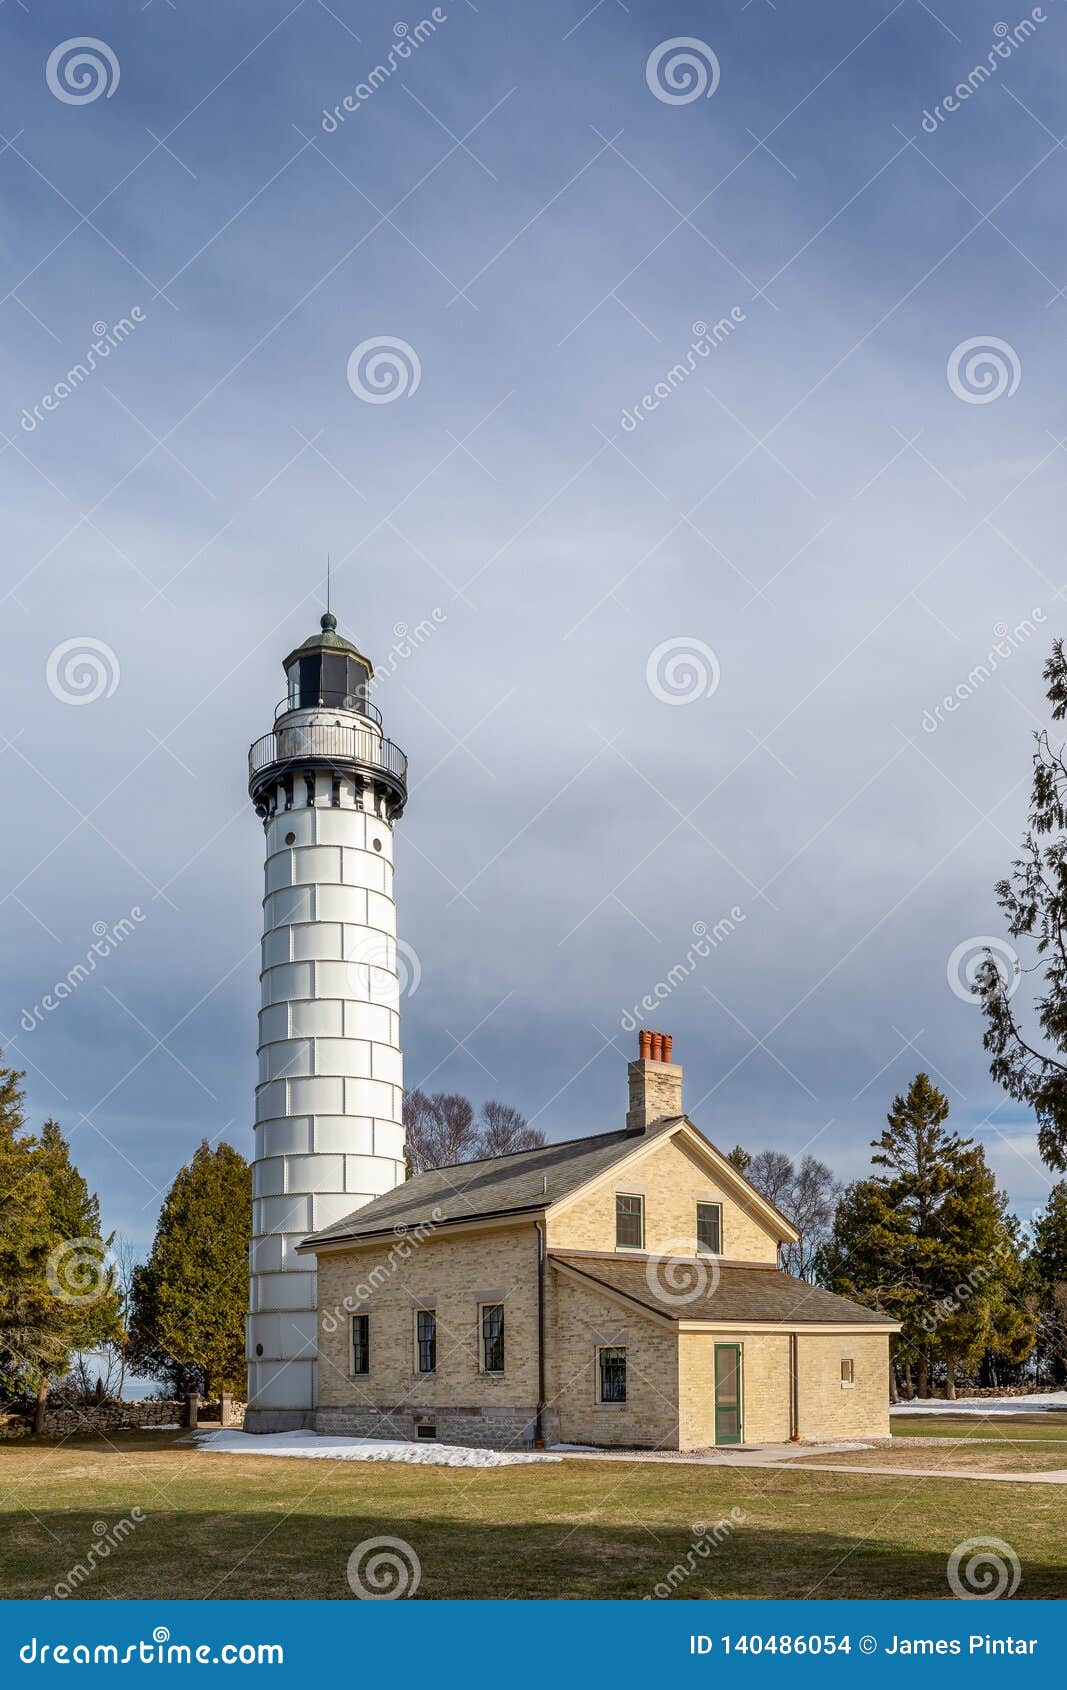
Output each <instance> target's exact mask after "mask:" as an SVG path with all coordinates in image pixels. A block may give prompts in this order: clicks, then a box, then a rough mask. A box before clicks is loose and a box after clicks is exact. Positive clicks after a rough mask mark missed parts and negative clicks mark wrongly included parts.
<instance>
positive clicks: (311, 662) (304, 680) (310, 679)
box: [300, 652, 321, 710]
mask: <svg viewBox="0 0 1067 1690" xmlns="http://www.w3.org/2000/svg"><path fill="white" fill-rule="evenodd" d="M320 674H321V664H320V662H319V656H318V653H317V652H316V653H315V654H314V656H312V657H302V658H301V659H300V708H301V710H313V709H314V708H315V706H316V704H317V703H318V702H319V676H320Z"/></svg>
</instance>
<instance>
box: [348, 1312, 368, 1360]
mask: <svg viewBox="0 0 1067 1690" xmlns="http://www.w3.org/2000/svg"><path fill="white" fill-rule="evenodd" d="M352 1371H353V1373H369V1372H370V1316H369V1315H366V1314H354V1315H353V1316H352Z"/></svg>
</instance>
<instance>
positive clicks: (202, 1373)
mask: <svg viewBox="0 0 1067 1690" xmlns="http://www.w3.org/2000/svg"><path fill="white" fill-rule="evenodd" d="M251 1231H252V1172H251V1169H250V1168H249V1166H248V1163H247V1162H246V1161H245V1159H244V1157H243V1156H241V1155H240V1154H239V1153H238V1152H237V1151H236V1150H234V1149H233V1147H232V1146H231V1145H229V1144H220V1145H219V1146H218V1148H217V1149H215V1150H212V1149H211V1148H210V1146H209V1145H208V1143H207V1141H206V1140H204V1141H203V1142H202V1143H201V1145H200V1146H199V1148H198V1149H197V1151H196V1152H195V1154H194V1155H193V1159H192V1162H191V1163H190V1165H189V1166H188V1167H185V1168H180V1169H179V1170H178V1173H177V1174H176V1176H175V1179H174V1183H173V1185H172V1186H171V1188H170V1191H169V1192H168V1193H167V1196H166V1199H165V1201H164V1204H163V1207H162V1209H161V1211H160V1216H159V1222H158V1224H157V1227H156V1236H155V1240H154V1242H153V1245H152V1254H151V1257H150V1258H149V1261H148V1262H147V1263H146V1264H145V1266H144V1267H143V1268H142V1269H141V1270H140V1271H139V1273H138V1275H137V1279H136V1286H135V1292H134V1315H133V1324H134V1327H135V1330H136V1332H137V1333H138V1353H139V1358H140V1359H139V1363H138V1365H140V1366H146V1365H147V1366H148V1367H149V1369H150V1371H151V1372H152V1373H153V1374H154V1375H155V1376H156V1377H161V1376H162V1377H163V1378H165V1379H167V1380H168V1382H173V1381H175V1378H176V1375H177V1374H178V1372H179V1371H190V1372H192V1373H194V1374H196V1375H199V1378H200V1379H202V1381H203V1388H204V1390H205V1392H207V1393H208V1394H213V1393H215V1392H218V1391H228V1390H233V1391H241V1390H243V1388H244V1384H245V1312H246V1310H247V1306H248V1248H249V1242H250V1239H251Z"/></svg>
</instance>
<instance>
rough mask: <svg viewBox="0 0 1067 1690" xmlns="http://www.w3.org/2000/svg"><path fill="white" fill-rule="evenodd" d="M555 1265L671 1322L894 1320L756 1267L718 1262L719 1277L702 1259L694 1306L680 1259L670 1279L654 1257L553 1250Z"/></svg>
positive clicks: (551, 1257) (861, 1323)
mask: <svg viewBox="0 0 1067 1690" xmlns="http://www.w3.org/2000/svg"><path fill="white" fill-rule="evenodd" d="M549 1261H550V1262H553V1263H556V1262H558V1263H559V1264H560V1265H561V1266H563V1267H567V1268H571V1269H573V1271H574V1272H576V1273H580V1274H584V1276H585V1277H586V1278H587V1279H590V1280H593V1281H595V1283H597V1284H598V1285H604V1286H606V1287H607V1288H608V1289H609V1290H612V1291H616V1292H622V1294H623V1295H624V1296H626V1297H629V1298H630V1299H631V1300H632V1301H633V1302H636V1303H640V1304H641V1306H642V1307H643V1308H646V1309H648V1310H649V1311H650V1312H651V1313H653V1314H659V1315H666V1316H667V1318H668V1319H670V1320H725V1321H736V1322H737V1323H738V1324H740V1325H743V1324H744V1323H745V1322H746V1321H781V1322H783V1323H785V1324H787V1325H790V1326H807V1325H810V1324H812V1323H834V1324H836V1325H845V1324H848V1325H856V1326H872V1325H873V1326H877V1325H881V1326H884V1325H886V1324H887V1323H888V1322H891V1321H892V1319H893V1317H892V1315H889V1314H886V1313H885V1312H884V1310H881V1309H868V1308H864V1306H863V1305H862V1303H853V1302H852V1301H851V1300H850V1299H849V1298H848V1297H838V1296H836V1295H835V1294H834V1292H832V1291H824V1290H823V1289H822V1287H821V1286H820V1285H809V1284H808V1282H807V1280H804V1279H794V1278H793V1276H792V1274H789V1273H782V1272H781V1271H780V1270H779V1269H778V1268H775V1267H764V1266H762V1265H761V1264H759V1263H756V1262H753V1263H748V1262H723V1263H716V1264H714V1265H715V1266H717V1268H718V1272H717V1273H715V1272H709V1268H710V1267H711V1266H712V1265H713V1264H711V1263H709V1262H705V1261H704V1260H701V1261H700V1262H699V1263H697V1264H696V1266H695V1270H694V1271H699V1272H700V1274H701V1281H702V1282H703V1284H704V1289H703V1290H701V1291H700V1292H699V1294H698V1295H696V1296H694V1297H693V1298H692V1299H691V1301H688V1302H682V1301H679V1300H678V1293H679V1292H681V1293H683V1294H684V1292H685V1291H686V1290H687V1288H689V1287H691V1285H692V1284H693V1283H695V1282H694V1281H687V1279H686V1277H685V1275H686V1274H687V1271H688V1268H687V1264H684V1263H682V1262H681V1261H680V1260H679V1261H678V1262H677V1263H673V1262H672V1264H671V1268H670V1275H669V1277H667V1278H664V1277H663V1270H662V1267H661V1266H658V1264H657V1259H656V1258H655V1257H654V1256H652V1257H649V1256H600V1255H582V1254H577V1255H575V1254H572V1253H569V1252H567V1251H552V1252H550V1254H549ZM660 1262H662V1258H660ZM657 1270H658V1271H657ZM657 1284H662V1285H664V1286H665V1287H666V1294H665V1295H664V1296H662V1297H660V1296H657V1294H656V1291H655V1289H654V1287H655V1286H656V1285H657ZM671 1293H674V1296H673V1298H672V1296H671Z"/></svg>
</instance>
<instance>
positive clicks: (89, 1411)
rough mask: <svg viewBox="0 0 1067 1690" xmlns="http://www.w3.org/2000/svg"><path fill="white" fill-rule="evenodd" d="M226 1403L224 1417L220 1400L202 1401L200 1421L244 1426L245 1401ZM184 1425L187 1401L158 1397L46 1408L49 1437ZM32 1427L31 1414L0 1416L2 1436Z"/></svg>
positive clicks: (14, 1435) (23, 1434) (26, 1432)
mask: <svg viewBox="0 0 1067 1690" xmlns="http://www.w3.org/2000/svg"><path fill="white" fill-rule="evenodd" d="M227 1403H228V1408H227V1413H226V1416H225V1419H222V1418H221V1407H220V1404H219V1403H218V1402H217V1401H216V1402H206V1403H201V1404H200V1407H199V1408H198V1410H197V1419H198V1421H199V1423H200V1424H201V1425H204V1424H205V1423H206V1424H207V1425H208V1426H210V1425H211V1424H212V1423H214V1424H215V1425H219V1424H223V1425H226V1426H241V1425H243V1423H244V1413H245V1405H244V1403H234V1402H232V1401H231V1400H230V1399H227ZM185 1424H186V1405H185V1402H184V1400H181V1401H175V1402H166V1401H164V1402H160V1401H158V1400H157V1399H155V1398H144V1399H142V1400H141V1401H140V1402H99V1403H98V1402H90V1403H84V1404H82V1405H80V1406H77V1407H73V1406H61V1405H59V1404H57V1405H56V1406H55V1407H54V1408H48V1409H46V1410H45V1417H44V1435H45V1437H46V1438H70V1437H79V1436H81V1437H85V1436H89V1437H91V1436H93V1435H94V1434H100V1433H110V1432H133V1431H137V1430H138V1429H139V1428H140V1427H153V1426H158V1427H164V1426H167V1427H171V1426H184V1425H185ZM32 1430H33V1416H32V1414H7V1415H0V1439H5V1440H6V1439H11V1438H23V1437H28V1436H29V1435H30V1434H31V1432H32Z"/></svg>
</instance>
